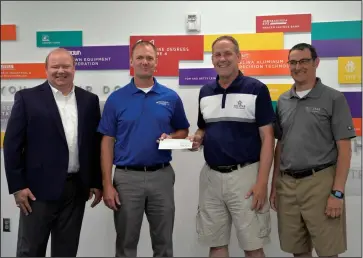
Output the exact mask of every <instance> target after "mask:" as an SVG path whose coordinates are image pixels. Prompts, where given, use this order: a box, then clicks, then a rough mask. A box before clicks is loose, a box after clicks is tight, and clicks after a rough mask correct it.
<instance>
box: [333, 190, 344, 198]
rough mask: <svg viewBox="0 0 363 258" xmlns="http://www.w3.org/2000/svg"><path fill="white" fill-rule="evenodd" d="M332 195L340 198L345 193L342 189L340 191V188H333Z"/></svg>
mask: <svg viewBox="0 0 363 258" xmlns="http://www.w3.org/2000/svg"><path fill="white" fill-rule="evenodd" d="M331 195H333V196H334V197H335V198H338V199H343V198H344V193H343V192H341V191H338V190H332V191H331Z"/></svg>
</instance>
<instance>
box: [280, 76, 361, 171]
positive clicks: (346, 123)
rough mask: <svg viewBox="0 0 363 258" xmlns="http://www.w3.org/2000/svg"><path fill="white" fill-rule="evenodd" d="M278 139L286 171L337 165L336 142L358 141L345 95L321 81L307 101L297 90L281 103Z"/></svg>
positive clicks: (284, 96)
mask: <svg viewBox="0 0 363 258" xmlns="http://www.w3.org/2000/svg"><path fill="white" fill-rule="evenodd" d="M276 114H277V117H276V118H277V120H276V123H275V128H274V129H275V138H277V139H278V140H280V142H281V160H280V162H281V166H280V169H281V170H282V171H283V170H290V169H291V170H299V169H308V168H313V167H316V166H319V165H324V164H329V163H335V162H336V161H337V156H338V150H337V146H336V141H338V140H341V139H349V138H354V137H355V136H356V135H355V131H354V127H353V119H352V115H351V112H350V108H349V106H348V103H347V100H346V99H345V96H344V94H343V93H342V92H340V91H338V90H335V89H333V88H331V87H328V86H326V85H324V84H323V83H322V82H321V80H320V78H317V81H316V85H315V87H314V88H313V89H312V90H311V91H310V92H309V93H308V94H307V95H306V96H305V97H303V98H301V99H300V97H299V96H298V95H297V94H296V92H295V88H294V86H292V87H291V89H290V90H289V91H287V92H285V93H283V94H282V95H281V96H280V97H279V99H278V102H277V107H276Z"/></svg>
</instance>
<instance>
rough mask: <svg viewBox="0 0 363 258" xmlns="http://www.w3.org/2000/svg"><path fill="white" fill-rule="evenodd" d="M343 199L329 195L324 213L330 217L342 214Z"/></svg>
mask: <svg viewBox="0 0 363 258" xmlns="http://www.w3.org/2000/svg"><path fill="white" fill-rule="evenodd" d="M343 202H344V200H343V199H338V198H336V197H334V196H331V195H330V196H329V198H328V202H327V205H326V209H325V215H326V216H328V217H331V218H338V217H340V215H341V214H342V210H343Z"/></svg>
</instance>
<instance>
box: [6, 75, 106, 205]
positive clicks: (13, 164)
mask: <svg viewBox="0 0 363 258" xmlns="http://www.w3.org/2000/svg"><path fill="white" fill-rule="evenodd" d="M75 96H76V101H77V109H78V150H79V164H80V170H79V176H80V179H81V189H80V190H81V191H82V193H83V194H84V198H85V199H87V197H88V194H89V189H90V188H93V187H94V188H98V189H101V187H102V174H101V168H100V148H101V146H100V144H101V136H100V134H99V133H97V126H98V123H99V121H100V118H101V112H100V106H99V99H98V96H97V95H95V94H93V93H90V92H88V91H86V90H83V89H82V88H80V87H75ZM3 148H4V160H5V172H6V177H7V182H8V187H9V193H10V194H12V193H14V192H16V191H18V190H21V189H24V188H29V189H30V190H31V191H32V193H33V194H34V196H35V198H36V199H37V200H44V201H47V200H58V199H59V198H60V196H61V194H62V191H63V189H64V184H65V181H66V177H67V169H68V159H69V153H68V146H67V141H66V137H65V133H64V129H63V125H62V120H61V117H60V114H59V112H58V107H57V104H56V102H55V99H54V96H53V92H52V90H51V88H50V86H49V83H48V82H47V81H46V82H45V83H43V84H41V85H39V86H36V87H34V88H29V89H24V90H20V91H18V92H17V93H16V94H15V100H14V105H13V108H12V111H11V114H10V118H9V121H8V125H7V128H6V132H5V136H4V146H3Z"/></svg>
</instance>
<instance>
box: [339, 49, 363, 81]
mask: <svg viewBox="0 0 363 258" xmlns="http://www.w3.org/2000/svg"><path fill="white" fill-rule="evenodd" d="M338 82H339V83H342V84H359V83H362V57H361V56H348V57H338Z"/></svg>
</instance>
